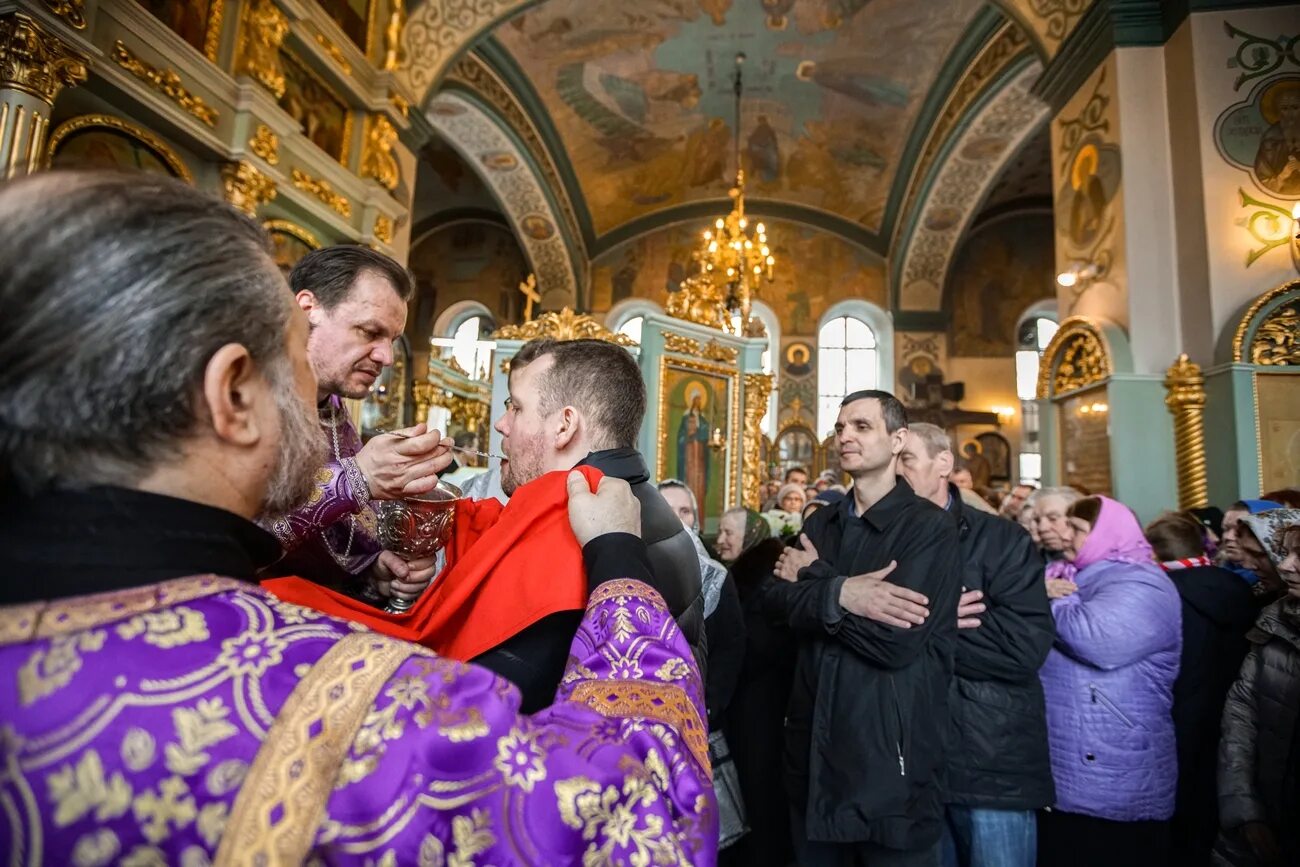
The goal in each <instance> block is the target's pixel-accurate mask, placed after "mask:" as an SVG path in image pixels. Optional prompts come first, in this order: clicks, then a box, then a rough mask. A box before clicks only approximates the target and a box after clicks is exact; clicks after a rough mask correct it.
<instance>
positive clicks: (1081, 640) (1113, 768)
mask: <svg viewBox="0 0 1300 867" xmlns="http://www.w3.org/2000/svg"><path fill="white" fill-rule="evenodd" d="M1068 514H1069V522H1070V526H1071V528H1072V529H1073V533H1074V536H1073V538H1072V539H1070V540H1067V543H1066V548H1065V556H1066V557H1067V558H1068V559H1069V560H1071V561H1072V562H1073V564H1074V566H1075V567H1076V568H1077V569H1078V572H1077V574H1076V575H1075V576H1074V580H1073V581H1068V580H1049V581H1048V596H1049V597H1051V599H1052V616H1053V618H1054V619H1055V620H1056V643H1055V645H1054V646H1053V648H1052V652H1051V653H1050V654H1049V655H1048V657H1047V662H1046V663H1044V665H1043V668H1042V671H1041V673H1040V676H1041V678H1042V681H1043V691H1044V694H1045V695H1046V698H1047V728H1048V740H1049V743H1050V745H1051V752H1052V774H1053V776H1054V777H1055V778H1056V806H1055V807H1053V808H1051V809H1050V810H1047V811H1045V812H1043V813H1041V814H1040V816H1039V823H1038V844H1039V849H1038V864H1039V867H1076V865H1077V867H1091V865H1097V864H1105V865H1107V867H1127V865H1133V867H1162V865H1165V864H1167V863H1168V857H1169V852H1168V849H1169V818H1170V817H1171V816H1172V815H1173V812H1174V790H1175V785H1176V783H1177V780H1178V760H1177V757H1176V752H1175V744H1174V725H1173V718H1172V716H1171V710H1172V707H1173V684H1174V679H1175V678H1176V677H1177V675H1178V659H1179V653H1180V651H1181V645H1182V622H1181V621H1182V613H1181V609H1180V603H1179V599H1178V592H1177V590H1176V589H1175V588H1174V586H1173V584H1172V583H1171V582H1170V581H1169V579H1168V577H1166V576H1165V574H1164V573H1163V572H1162V571H1161V570H1160V567H1159V566H1157V565H1156V564H1155V562H1154V561H1153V558H1152V553H1151V547H1150V545H1148V544H1147V541H1146V539H1145V538H1144V537H1143V535H1142V527H1141V526H1140V525H1139V524H1138V522H1137V518H1136V517H1134V515H1133V513H1132V512H1130V511H1129V510H1128V508H1127V507H1125V506H1124V505H1123V504H1121V503H1117V502H1116V501H1114V500H1112V499H1110V498H1108V497H1086V498H1084V499H1082V500H1078V501H1077V502H1075V503H1074V504H1073V505H1071V506H1070V509H1069V513H1068Z"/></svg>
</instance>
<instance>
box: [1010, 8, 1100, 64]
mask: <svg viewBox="0 0 1300 867" xmlns="http://www.w3.org/2000/svg"><path fill="white" fill-rule="evenodd" d="M1092 4H1093V0H1004V2H1002V3H999V4H998V5H999V6H1002V7H1004V8H1006V9H1007V11H1008V12H1009V13H1010V14H1011V15H1013V16H1014V17H1015V18H1016V19H1017V20H1019V21H1021V22H1023V23H1025V24H1027V25H1028V26H1029V28H1030V29H1031V30H1032V31H1033V33H1034V37H1035V38H1036V39H1037V40H1038V43H1039V45H1041V46H1042V47H1043V50H1044V52H1046V54H1047V56H1048V58H1051V57H1054V56H1055V55H1056V52H1057V51H1059V50H1060V48H1061V43H1062V42H1064V41H1065V38H1066V37H1067V36H1069V35H1070V34H1071V33H1072V32H1073V31H1074V28H1075V27H1077V26H1078V25H1079V21H1080V20H1081V19H1082V18H1083V14H1084V13H1085V12H1087V11H1088V7H1090V6H1091V5H1092Z"/></svg>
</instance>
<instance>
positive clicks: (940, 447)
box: [907, 421, 952, 459]
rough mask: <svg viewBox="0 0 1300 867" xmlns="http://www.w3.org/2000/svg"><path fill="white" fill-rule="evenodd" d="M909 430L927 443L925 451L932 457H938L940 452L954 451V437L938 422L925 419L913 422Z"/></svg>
mask: <svg viewBox="0 0 1300 867" xmlns="http://www.w3.org/2000/svg"><path fill="white" fill-rule="evenodd" d="M907 432H908V433H911V434H916V435H917V436H918V437H920V438H921V442H923V443H925V453H926V455H928V456H929V457H930V458H931V459H933V458H937V457H938V456H939V453H940V452H951V451H952V437H950V436H948V432H947V431H946V430H944V429H943V428H941V427H939V426H938V425H937V424H930V423H929V422H925V421H917V422H912V423H911V424H909V425H908V426H907Z"/></svg>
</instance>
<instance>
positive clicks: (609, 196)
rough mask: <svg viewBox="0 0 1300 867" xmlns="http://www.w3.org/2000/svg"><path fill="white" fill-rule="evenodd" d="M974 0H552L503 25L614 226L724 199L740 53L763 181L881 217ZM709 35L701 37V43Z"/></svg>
mask: <svg viewBox="0 0 1300 867" xmlns="http://www.w3.org/2000/svg"><path fill="white" fill-rule="evenodd" d="M981 5H982V4H980V3H979V2H977V0H942V2H939V0H936V2H931V3H916V2H913V0H872V2H870V3H863V2H849V3H846V2H841V0H801V2H799V3H790V2H775V3H763V4H761V5H760V4H758V3H752V4H733V3H730V2H725V0H723V2H719V0H665V2H662V3H658V4H654V5H647V4H641V5H632V6H628V5H626V4H616V3H590V2H587V0H551V2H548V3H546V4H543V5H539V6H537V7H534V8H532V9H530V10H529V11H527V12H525V13H524V14H523V15H519V16H516V17H514V18H512V19H511V20H509V21H508V22H506V23H505V24H503V25H501V26H500V27H498V28H497V29H496V31H495V32H494V35H495V37H496V38H497V39H498V40H499V41H500V42H501V43H502V45H503V46H504V47H505V48H506V50H507V51H509V52H510V54H511V55H512V57H513V58H514V60H515V61H516V62H517V63H518V64H519V66H520V67H521V68H522V69H523V71H524V72H525V73H526V74H527V75H528V77H529V78H530V80H531V82H532V84H533V86H534V87H535V88H536V89H537V92H538V94H539V96H540V97H541V100H542V102H543V103H544V105H545V106H546V109H547V110H548V112H549V113H550V115H551V117H552V119H553V121H554V123H555V125H556V128H557V131H558V133H559V137H560V139H561V140H562V141H564V142H565V146H566V148H567V151H568V157H569V159H570V161H571V162H572V164H573V166H574V168H575V171H576V174H577V176H578V181H579V185H580V186H581V188H582V191H583V194H584V196H585V197H586V199H587V202H588V205H589V208H590V211H591V213H592V215H593V217H594V219H595V227H594V228H595V231H596V233H597V234H598V235H599V234H604V233H605V232H608V231H609V230H611V229H613V228H615V227H617V226H619V225H622V224H624V223H626V222H628V221H630V220H632V219H635V218H637V217H640V216H644V215H646V214H649V213H653V212H654V211H657V210H661V209H663V208H666V207H670V206H673V205H677V204H681V203H684V202H691V201H699V200H703V199H725V197H726V193H727V189H728V187H729V186H730V184H731V182H732V179H733V178H734V175H735V168H736V167H735V165H734V157H733V130H732V128H731V127H732V124H733V123H734V120H733V118H734V114H733V111H734V109H733V99H734V96H733V93H732V71H733V69H734V63H733V58H734V56H735V54H736V52H737V51H744V52H745V53H746V54H747V55H748V58H749V60H748V62H747V63H746V66H745V102H746V104H745V109H744V117H743V120H742V123H743V129H741V130H740V138H741V150H742V162H743V163H744V166H745V168H746V169H747V170H748V173H749V185H750V194H751V195H753V196H755V197H762V196H774V197H775V196H779V197H780V198H782V199H785V200H790V201H796V202H799V203H801V204H805V205H808V206H811V207H814V208H819V209H822V210H826V211H830V212H833V213H836V214H839V215H841V216H843V217H846V218H847V219H849V220H852V221H854V222H861V223H862V224H864V225H865V226H867V227H868V228H869V229H879V228H880V226H881V222H882V219H883V215H884V207H885V200H886V197H887V195H888V193H889V188H890V185H891V183H892V181H893V177H894V173H895V172H896V171H897V168H898V164H899V161H900V160H901V158H902V151H903V147H904V145H905V143H906V140H907V136H908V133H909V132H910V130H911V127H912V124H913V123H914V121H915V118H916V116H917V114H918V113H919V111H920V108H921V105H922V103H923V101H924V99H925V96H926V94H927V92H928V91H929V88H930V86H931V85H932V83H933V81H934V79H935V77H936V76H937V73H938V70H939V68H940V67H941V66H942V64H943V61H944V60H945V59H946V57H947V56H948V55H949V54H950V53H951V51H952V50H953V47H954V46H955V45H956V43H957V41H958V40H959V38H960V36H961V34H962V33H963V32H964V30H965V29H966V27H967V26H968V24H969V23H970V21H971V20H972V18H973V16H974V15H975V13H976V12H978V11H979V9H980V7H981ZM701 46H703V50H701Z"/></svg>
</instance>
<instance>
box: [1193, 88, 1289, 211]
mask: <svg viewBox="0 0 1300 867" xmlns="http://www.w3.org/2000/svg"><path fill="white" fill-rule="evenodd" d="M1214 139H1215V143H1216V144H1217V145H1218V147H1219V153H1220V154H1221V155H1222V156H1223V158H1224V159H1225V160H1227V161H1228V162H1229V163H1231V164H1233V165H1235V166H1237V167H1239V168H1241V169H1242V170H1244V171H1245V172H1246V173H1247V174H1249V175H1250V179H1251V181H1252V182H1254V184H1255V185H1256V186H1257V187H1258V188H1259V189H1260V190H1261V191H1262V192H1264V193H1267V194H1269V195H1273V196H1277V197H1279V198H1283V199H1300V75H1280V76H1276V77H1273V78H1269V79H1265V80H1263V81H1261V82H1259V83H1258V84H1257V85H1256V86H1255V87H1254V89H1252V90H1251V92H1250V94H1249V95H1248V96H1247V98H1246V100H1245V101H1244V102H1241V103H1238V104H1236V105H1234V106H1232V107H1230V108H1229V109H1228V110H1227V111H1225V112H1224V113H1223V114H1222V115H1221V116H1220V117H1219V120H1218V122H1217V123H1216V124H1215V136H1214Z"/></svg>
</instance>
